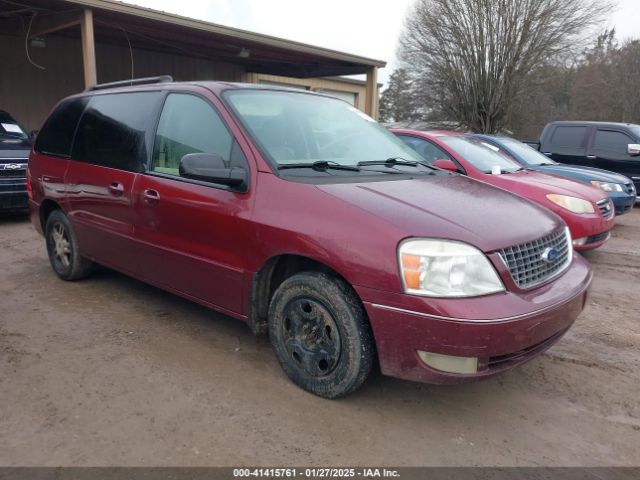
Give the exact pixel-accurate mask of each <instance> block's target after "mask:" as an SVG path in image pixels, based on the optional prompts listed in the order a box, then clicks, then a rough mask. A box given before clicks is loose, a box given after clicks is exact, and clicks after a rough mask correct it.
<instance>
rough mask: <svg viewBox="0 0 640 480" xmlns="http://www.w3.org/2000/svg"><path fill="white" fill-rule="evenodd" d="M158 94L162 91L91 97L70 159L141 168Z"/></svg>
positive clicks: (146, 155)
mask: <svg viewBox="0 0 640 480" xmlns="http://www.w3.org/2000/svg"><path fill="white" fill-rule="evenodd" d="M161 97H162V93H161V92H138V93H120V94H108V95H97V96H95V97H93V98H91V100H90V101H89V105H87V108H86V110H85V113H84V115H83V116H82V119H81V120H80V125H79V126H78V131H77V133H76V139H75V142H74V146H73V159H74V160H80V161H85V162H90V163H94V164H96V165H101V166H104V167H110V168H117V169H121V170H129V171H134V172H140V171H143V170H144V164H145V163H146V161H147V158H148V154H149V151H150V150H149V146H150V145H151V144H152V141H153V129H154V127H155V121H156V115H157V110H158V108H159V103H160V99H161Z"/></svg>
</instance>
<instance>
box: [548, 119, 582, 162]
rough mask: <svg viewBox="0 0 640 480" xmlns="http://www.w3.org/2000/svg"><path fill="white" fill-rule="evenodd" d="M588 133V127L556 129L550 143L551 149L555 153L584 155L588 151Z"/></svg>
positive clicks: (561, 127) (560, 127) (562, 127)
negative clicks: (586, 139) (586, 140)
mask: <svg viewBox="0 0 640 480" xmlns="http://www.w3.org/2000/svg"><path fill="white" fill-rule="evenodd" d="M586 133H587V127H584V126H559V127H556V128H555V129H554V131H553V133H552V135H551V139H550V142H549V143H550V147H551V148H550V149H551V151H552V152H553V153H560V154H566V155H584V154H585V151H586V145H585V143H586V142H585V137H586ZM545 149H546V147H545Z"/></svg>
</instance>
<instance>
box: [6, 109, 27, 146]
mask: <svg viewBox="0 0 640 480" xmlns="http://www.w3.org/2000/svg"><path fill="white" fill-rule="evenodd" d="M16 138H17V139H20V140H26V139H28V138H29V135H27V133H26V132H25V131H24V130H23V129H22V127H21V126H20V125H18V122H16V121H15V120H14V119H13V118H12V117H11V115H9V114H8V113H7V112H2V111H0V140H6V139H16Z"/></svg>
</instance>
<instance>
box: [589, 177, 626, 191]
mask: <svg viewBox="0 0 640 480" xmlns="http://www.w3.org/2000/svg"><path fill="white" fill-rule="evenodd" d="M591 185H593V186H594V187H598V188H601V189H602V190H604V191H605V192H622V185H620V184H619V183H610V182H598V181H597V180H591Z"/></svg>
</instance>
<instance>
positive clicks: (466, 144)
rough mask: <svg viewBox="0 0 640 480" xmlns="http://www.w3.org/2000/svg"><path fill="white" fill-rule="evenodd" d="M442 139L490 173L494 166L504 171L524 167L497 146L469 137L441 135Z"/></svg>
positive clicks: (475, 164)
mask: <svg viewBox="0 0 640 480" xmlns="http://www.w3.org/2000/svg"><path fill="white" fill-rule="evenodd" d="M440 140H441V141H442V142H443V143H445V144H446V145H447V146H448V147H449V148H451V149H452V150H453V151H455V152H456V153H457V154H458V155H460V156H461V157H462V158H464V159H465V160H466V161H467V162H469V163H471V164H472V165H473V166H474V167H476V168H477V169H478V170H481V171H483V172H485V173H490V172H491V170H492V169H493V167H500V170H501V171H502V172H507V173H508V172H516V171H518V170H522V167H521V166H520V165H518V164H517V163H516V162H514V161H513V160H511V159H510V158H508V157H507V156H506V155H504V154H502V153H500V152H499V150H498V148H497V147H494V146H493V145H489V144H487V143H484V142H483V141H480V140H474V139H473V138H468V137H458V136H455V137H453V136H452V137H441V138H440Z"/></svg>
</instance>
